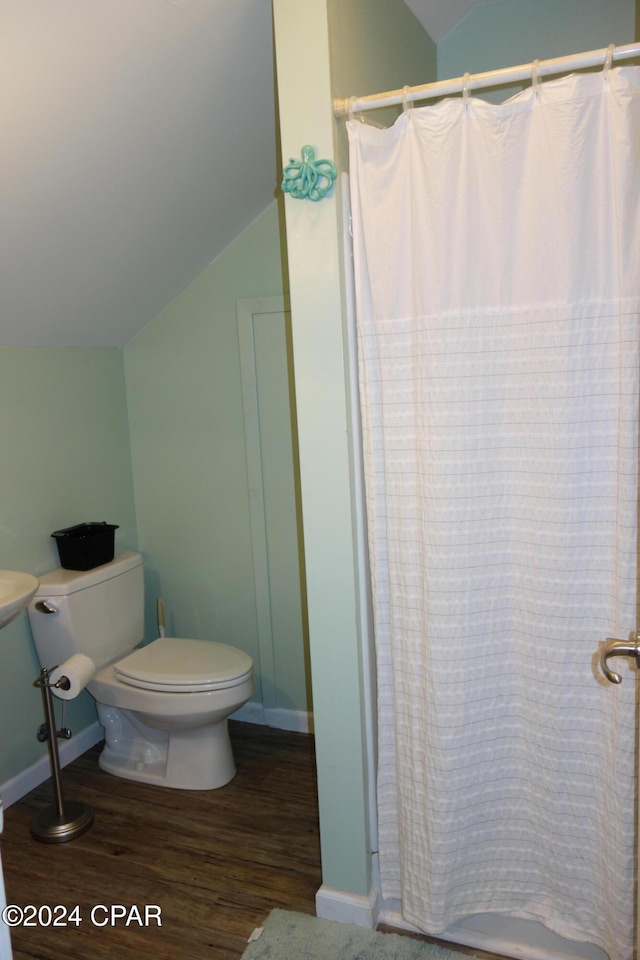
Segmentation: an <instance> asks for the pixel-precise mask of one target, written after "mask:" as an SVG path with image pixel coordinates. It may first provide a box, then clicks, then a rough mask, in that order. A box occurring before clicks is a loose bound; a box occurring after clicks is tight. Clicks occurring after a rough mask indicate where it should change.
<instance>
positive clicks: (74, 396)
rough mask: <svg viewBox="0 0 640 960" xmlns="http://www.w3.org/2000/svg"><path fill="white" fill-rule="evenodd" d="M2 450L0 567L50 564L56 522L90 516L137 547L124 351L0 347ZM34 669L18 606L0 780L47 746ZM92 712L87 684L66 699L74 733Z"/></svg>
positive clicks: (3, 656)
mask: <svg viewBox="0 0 640 960" xmlns="http://www.w3.org/2000/svg"><path fill="white" fill-rule="evenodd" d="M0 449H2V471H1V472H0V568H3V569H10V570H24V571H26V572H28V573H33V574H35V575H36V576H39V575H41V574H43V573H46V572H47V571H48V570H52V569H53V568H54V567H57V566H59V559H58V554H57V549H56V545H55V541H54V540H52V539H51V536H50V534H51V533H52V531H54V530H58V529H60V528H61V527H68V526H71V525H73V524H76V523H83V522H85V521H89V520H107V521H108V522H110V523H117V524H119V527H120V529H119V530H117V531H116V547H117V549H125V550H126V549H135V548H136V544H137V540H136V525H135V513H134V503H133V486H132V478H131V461H130V452H129V433H128V424H127V412H126V406H125V391H124V369H123V362H122V353H121V351H119V350H109V349H95V350H84V349H64V348H60V349H39V348H31V347H26V348H13V347H4V348H0ZM39 672H40V665H39V663H38V659H37V656H36V653H35V648H34V646H33V640H32V637H31V631H30V629H29V624H28V619H27V615H26V613H23V614H21V615H20V616H19V617H18V618H17V619H16V620H14V621H13V622H12V623H10V624H9V625H8V626H6V627H4V629H3V630H2V634H1V636H0V676H2V677H3V690H2V697H0V783H3V782H5V781H7V780H9V779H11V778H12V777H14V776H16V775H17V774H18V773H19V772H21V771H22V770H24V769H26V768H27V767H28V766H30V765H31V764H32V763H33V762H34V761H35V760H37V759H38V757H40V756H41V755H43V754H46V752H47V748H46V745H45V744H41V743H39V742H38V741H37V740H36V736H35V733H36V730H37V728H38V726H39V725H40V724H41V723H42V720H43V714H42V703H41V698H40V693H39V692H38V690H37V689H35V688H34V687H33V686H32V682H33V680H34V679H35V678H36V677H37V675H38V674H39ZM95 719H96V712H95V708H94V705H93V700H92V699H91V697H90V696H89V695H88V694H87V693H82V694H81V695H80V697H78V699H77V700H74V701H70V702H69V704H68V711H67V725H68V726H70V727H71V729H72V730H73V731H74V732H76V733H77V732H79V731H80V730H81V729H82V728H84V727H86V726H88V725H90V724H91V723H92V722H93V721H95Z"/></svg>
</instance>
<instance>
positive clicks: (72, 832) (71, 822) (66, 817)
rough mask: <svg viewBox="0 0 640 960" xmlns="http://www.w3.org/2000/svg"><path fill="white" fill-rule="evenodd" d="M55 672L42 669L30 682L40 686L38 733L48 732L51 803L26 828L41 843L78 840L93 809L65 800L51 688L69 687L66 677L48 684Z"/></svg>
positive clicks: (64, 688) (86, 825)
mask: <svg viewBox="0 0 640 960" xmlns="http://www.w3.org/2000/svg"><path fill="white" fill-rule="evenodd" d="M55 669H57V668H56V667H53V668H52V669H51V670H49V669H48V668H47V667H43V668H42V670H41V672H40V676H39V677H38V679H37V680H34V681H33V685H34V687H39V688H40V692H41V694H42V707H43V710H44V719H45V722H44V724H43V725H42V727H41V728H40V730H41V731H44V730H45V729H46V731H47V737H46V740H47V748H48V750H49V762H50V764H51V777H52V781H53V798H54V802H53V804H52V805H50V806H48V807H45V808H44V810H41V811H40V813H39V814H37V816H35V817H34V819H33V820H32V821H31V824H30V827H29V828H30V830H31V835H32V836H33V837H34V838H35V839H36V840H41V841H42V842H43V843H64V842H65V840H73V838H74V837H79V836H80V834H81V833H84V832H85V830H88V829H89V827H90V826H91V824H92V823H93V810H92V808H91V807H90V806H89V805H88V804H87V803H83V802H81V801H79V800H68V801H66V802H65V799H64V793H63V790H62V778H61V776H60V756H59V753H58V731H57V730H56V719H55V714H54V711H53V695H52V693H51V690H52V688H59V689H63V690H68V689H69V687H70V685H71V684H70V682H69V679H68V677H65V676H61V677H59V678H58V679H57V680H56V681H55V683H51V682H50V677H51V674H52V673H53V670H55ZM61 732H62V731H61ZM62 735H63V736H64V735H65V734H64V733H63V734H62Z"/></svg>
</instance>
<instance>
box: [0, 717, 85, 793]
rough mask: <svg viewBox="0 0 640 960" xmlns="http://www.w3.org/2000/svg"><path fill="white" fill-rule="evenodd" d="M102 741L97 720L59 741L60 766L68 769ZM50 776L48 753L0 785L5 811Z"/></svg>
mask: <svg viewBox="0 0 640 960" xmlns="http://www.w3.org/2000/svg"><path fill="white" fill-rule="evenodd" d="M102 739H104V730H103V729H102V727H101V726H100V724H99V723H98V721H97V720H96V721H95V723H92V724H91V726H89V727H85V728H84V730H81V731H80V733H74V735H73V736H72V737H71V739H70V740H58V754H59V757H60V766H61V767H66V765H67V764H68V763H71V761H72V760H75V759H76V757H79V756H80V755H81V754H83V753H85V752H86V751H87V750H89V749H90V748H91V747H93V746H95V744H96V743H100V741H101V740H102ZM50 776H51V767H50V765H49V753H48V751H47V753H46V754H45V755H44V756H42V757H40V758H39V759H38V760H36V762H35V763H32V764H31V766H30V767H27V769H26V770H22V771H21V772H20V773H18V774H16V776H15V777H12V778H11V779H10V780H7V781H5V783H0V797H2V806H3V807H4V809H5V810H6V809H7V807H10V806H11V804H12V803H16V801H17V800H21V799H22V797H25V796H26V795H27V794H28V793H30V791H31V790H33V789H34V788H35V787H39V786H40V784H41V783H44V782H45V780H48V779H49V777H50Z"/></svg>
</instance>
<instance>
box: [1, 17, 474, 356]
mask: <svg viewBox="0 0 640 960" xmlns="http://www.w3.org/2000/svg"><path fill="white" fill-rule="evenodd" d="M407 2H408V5H409V6H410V7H411V9H412V10H413V11H414V13H415V14H416V15H417V16H418V18H419V19H420V20H421V22H422V23H423V25H424V26H425V28H426V29H427V31H428V32H429V33H430V34H431V36H432V38H433V39H434V40H436V41H437V40H438V39H439V38H440V37H441V36H443V35H444V34H445V33H446V32H447V31H448V30H449V29H451V27H452V26H454V25H455V23H456V22H457V21H458V20H459V19H461V18H462V17H463V16H464V15H465V14H466V13H467V12H468V10H469V9H470V7H471V6H473V5H474V2H482V0H407ZM0 104H1V112H0V117H1V118H2V131H1V134H0V136H1V138H2V153H1V160H0V171H1V178H0V346H114V347H120V346H123V345H124V344H125V343H127V342H128V341H129V340H130V339H131V338H132V337H133V336H135V334H136V333H137V332H139V330H140V329H141V328H142V327H144V326H145V325H146V324H147V323H148V322H149V321H150V320H151V319H153V317H154V316H156V315H157V314H158V312H159V311H160V310H161V309H162V308H163V307H164V306H165V305H166V304H167V303H168V302H169V301H170V300H171V299H172V298H173V297H175V296H176V295H177V294H178V293H179V292H180V291H181V290H183V289H184V288H185V287H186V286H187V285H188V284H189V283H190V282H191V280H192V279H193V278H194V277H196V276H197V275H198V273H200V271H201V270H203V269H204V267H205V266H207V264H209V263H210V262H211V261H212V260H213V259H214V258H215V257H216V256H217V255H218V254H219V253H220V252H221V251H222V250H223V249H224V248H225V247H226V246H228V244H229V243H230V242H231V241H232V240H233V239H234V238H235V237H236V236H238V234H239V233H240V232H241V231H242V230H243V229H244V228H246V227H247V226H248V225H249V224H250V223H251V221H252V220H253V219H255V217H256V216H258V214H259V213H260V212H261V211H262V210H264V209H265V207H266V206H267V205H268V204H269V202H270V201H271V200H272V198H273V196H274V195H275V191H276V188H277V177H278V173H277V171H276V144H275V138H276V133H275V119H274V81H273V54H272V26H271V3H270V0H46V2H43V0H2V3H1V4H0Z"/></svg>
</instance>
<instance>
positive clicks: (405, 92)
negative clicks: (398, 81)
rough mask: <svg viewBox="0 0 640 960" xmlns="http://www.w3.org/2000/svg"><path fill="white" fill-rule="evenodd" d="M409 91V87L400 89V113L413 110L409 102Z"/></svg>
mask: <svg viewBox="0 0 640 960" xmlns="http://www.w3.org/2000/svg"><path fill="white" fill-rule="evenodd" d="M410 90H411V87H410V86H408V85H407V86H404V87H403V88H402V112H403V113H408V112H409V110H412V109H413V103H412V102H411V100H409V91H410Z"/></svg>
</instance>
